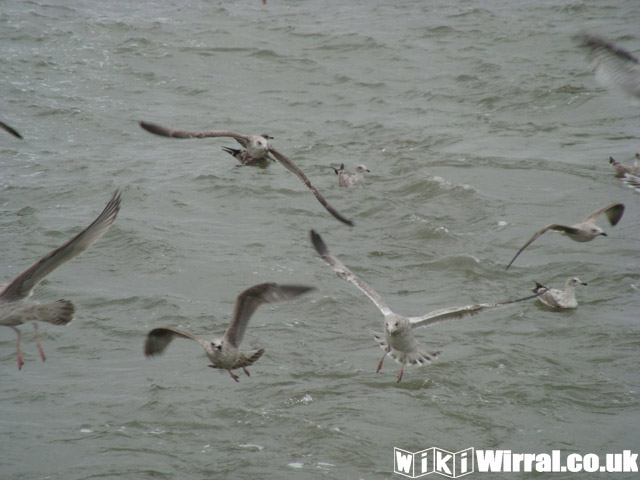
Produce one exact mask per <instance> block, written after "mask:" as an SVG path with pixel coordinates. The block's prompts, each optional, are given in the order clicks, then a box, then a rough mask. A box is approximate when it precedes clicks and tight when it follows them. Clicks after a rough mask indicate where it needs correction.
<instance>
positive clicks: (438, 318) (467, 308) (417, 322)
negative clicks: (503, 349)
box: [409, 290, 546, 328]
mask: <svg viewBox="0 0 640 480" xmlns="http://www.w3.org/2000/svg"><path fill="white" fill-rule="evenodd" d="M544 291H546V290H544ZM541 293H543V292H541ZM538 295H540V294H539V293H537V294H535V295H529V296H528V297H523V298H518V299H517V300H508V301H506V302H497V303H474V304H472V305H464V306H462V307H450V308H441V309H440V310H434V311H433V312H430V313H427V314H426V315H423V316H421V317H409V322H410V323H411V327H412V328H418V327H426V326H429V325H433V324H435V323H440V322H444V321H446V320H455V319H460V318H465V317H469V316H471V315H475V314H476V313H480V312H482V311H484V310H487V309H489V308H496V307H503V306H505V305H511V304H512V303H517V302H524V301H525V300H531V299H532V298H536V297H537V296H538Z"/></svg>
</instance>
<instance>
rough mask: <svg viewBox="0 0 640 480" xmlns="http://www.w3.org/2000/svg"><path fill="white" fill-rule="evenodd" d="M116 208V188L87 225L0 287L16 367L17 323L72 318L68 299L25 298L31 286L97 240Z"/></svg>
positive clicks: (0, 318)
mask: <svg viewBox="0 0 640 480" xmlns="http://www.w3.org/2000/svg"><path fill="white" fill-rule="evenodd" d="M119 210H120V192H118V191H117V190H116V192H115V193H114V194H113V197H112V198H111V200H109V203H107V205H106V207H104V210H103V211H102V213H101V214H100V215H98V217H97V218H96V219H95V220H94V221H93V223H92V224H91V225H89V226H88V227H87V228H85V229H84V230H82V231H81V232H80V233H79V234H78V235H76V236H75V237H73V238H72V239H71V240H69V241H67V242H66V243H64V244H63V245H61V246H60V247H58V248H56V249H55V250H53V251H52V252H49V253H48V254H47V255H45V256H44V257H42V258H41V259H40V260H38V261H37V262H36V263H34V264H33V265H31V266H30V267H29V268H27V269H26V270H25V271H24V272H22V273H21V274H20V275H18V276H17V277H16V278H14V279H13V280H12V281H11V283H9V284H8V285H7V286H5V287H4V288H3V289H1V290H0V325H3V326H5V327H10V328H12V329H13V330H14V331H15V332H16V334H17V335H18V342H17V344H16V352H17V357H18V369H21V368H22V365H24V361H23V360H22V353H21V352H20V338H21V335H20V330H18V329H17V328H16V326H17V325H22V324H23V323H25V322H48V323H52V324H54V325H66V324H67V323H69V322H70V321H71V319H72V318H73V313H74V310H75V309H74V306H73V304H72V303H71V302H69V301H68V300H58V301H56V302H52V303H43V304H41V303H36V302H34V301H31V300H29V297H30V296H31V294H32V293H33V289H34V288H35V287H36V286H37V285H38V284H39V283H40V282H41V281H42V280H44V278H45V277H46V276H47V275H49V274H50V273H51V272H52V271H53V270H55V269H56V268H58V267H59V266H60V265H62V264H63V263H66V262H68V261H69V260H71V259H72V258H74V257H76V256H77V255H80V254H81V253H82V252H84V251H85V250H86V249H88V248H89V247H90V246H91V245H93V244H94V243H95V242H97V241H98V240H99V239H100V238H101V237H102V236H103V235H104V234H105V233H107V231H108V230H109V228H111V225H112V224H113V222H114V221H115V219H116V216H117V215H118V211H119ZM33 326H34V328H35V329H36V345H37V346H38V351H39V352H40V357H41V358H42V361H44V360H45V358H46V357H45V355H44V351H43V350H42V346H41V345H40V339H39V335H38V325H37V324H36V323H34V324H33Z"/></svg>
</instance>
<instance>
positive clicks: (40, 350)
mask: <svg viewBox="0 0 640 480" xmlns="http://www.w3.org/2000/svg"><path fill="white" fill-rule="evenodd" d="M33 328H34V330H35V331H36V346H37V347H38V351H39V352H40V358H42V361H43V362H44V361H45V360H46V359H47V357H46V356H45V355H44V350H43V349H42V345H40V331H39V330H38V324H37V323H35V322H34V324H33Z"/></svg>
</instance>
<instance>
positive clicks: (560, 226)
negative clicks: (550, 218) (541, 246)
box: [505, 223, 578, 270]
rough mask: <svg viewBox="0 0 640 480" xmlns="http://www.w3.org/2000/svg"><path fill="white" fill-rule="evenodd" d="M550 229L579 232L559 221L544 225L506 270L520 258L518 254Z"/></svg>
mask: <svg viewBox="0 0 640 480" xmlns="http://www.w3.org/2000/svg"><path fill="white" fill-rule="evenodd" d="M548 230H558V231H560V232H565V233H577V232H578V230H577V229H575V228H573V227H568V226H566V225H560V224H558V223H552V224H551V225H547V226H546V227H544V228H543V229H542V230H538V231H537V232H536V233H535V234H534V235H533V237H531V238H530V239H529V241H528V242H527V243H525V244H524V245H523V247H522V248H521V249H520V250H518V253H516V255H515V256H514V257H513V258H512V259H511V261H510V262H509V265H507V268H505V270H508V269H509V267H510V266H511V264H512V263H513V262H514V261H515V260H516V258H518V255H520V254H521V253H522V251H523V250H524V249H525V248H527V247H528V246H529V245H531V244H532V243H533V242H535V241H536V239H537V238H538V237H539V236H540V235H542V234H543V233H544V232H546V231H548Z"/></svg>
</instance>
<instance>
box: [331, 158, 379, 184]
mask: <svg viewBox="0 0 640 480" xmlns="http://www.w3.org/2000/svg"><path fill="white" fill-rule="evenodd" d="M331 168H333V167H331ZM333 171H334V172H336V175H338V184H339V185H340V186H341V187H355V186H362V185H364V172H371V170H369V169H368V168H367V167H366V166H364V165H358V166H357V167H356V173H354V174H351V173H349V172H347V171H346V170H345V169H344V163H343V164H342V165H340V168H333Z"/></svg>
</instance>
